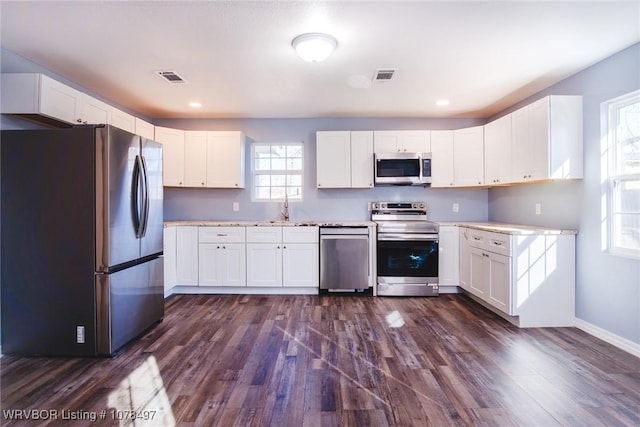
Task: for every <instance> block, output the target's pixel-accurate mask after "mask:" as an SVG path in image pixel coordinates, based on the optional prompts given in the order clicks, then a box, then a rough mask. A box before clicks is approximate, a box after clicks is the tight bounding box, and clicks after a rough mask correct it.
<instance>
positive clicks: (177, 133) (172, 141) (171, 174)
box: [155, 126, 184, 187]
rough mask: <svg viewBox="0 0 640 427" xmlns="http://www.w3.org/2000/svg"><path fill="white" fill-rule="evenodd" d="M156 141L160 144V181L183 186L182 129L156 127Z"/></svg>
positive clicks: (166, 184)
mask: <svg viewBox="0 0 640 427" xmlns="http://www.w3.org/2000/svg"><path fill="white" fill-rule="evenodd" d="M155 136H156V138H155V139H156V141H158V142H159V143H161V144H162V183H163V185H164V186H165V187H184V131H182V130H179V129H171V128H165V127H160V126H157V127H156V131H155Z"/></svg>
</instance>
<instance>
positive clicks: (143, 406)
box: [0, 295, 640, 427]
mask: <svg viewBox="0 0 640 427" xmlns="http://www.w3.org/2000/svg"><path fill="white" fill-rule="evenodd" d="M0 365H1V370H0V374H1V377H0V380H1V393H2V394H1V396H0V397H1V401H2V405H1V406H2V417H0V424H2V425H16V426H27V425H34V426H35V425H37V426H42V425H64V426H70V425H77V426H87V425H131V426H141V425H148V426H173V425H179V426H224V427H227V426H278V427H280V426H376V427H377V426H448V425H459V426H466V425H482V426H510V425H522V426H545V427H546V426H555V425H562V426H567V425H569V426H598V425H602V426H638V425H640V360H639V359H638V358H635V357H634V356H632V355H630V354H628V353H625V352H623V351H622V350H619V349H616V348H615V347H613V346H611V345H609V344H606V343H604V342H602V341H600V340H598V339H596V338H593V337H591V336H589V335H588V334H586V333H584V332H582V331H580V330H578V329H575V328H545V329H518V328H516V327H514V326H512V325H511V324H509V323H507V322H506V321H504V320H502V319H501V318H499V317H498V316H496V315H494V314H493V313H491V312H489V311H487V310H486V309H484V308H483V307H481V306H479V305H477V304H476V303H474V302H473V301H471V300H470V299H469V298H467V297H465V296H463V295H441V296H439V297H437V298H373V297H362V296H233V295H226V296H223V295H189V296H187V295H180V296H174V297H171V298H170V299H168V300H167V305H166V317H165V320H164V322H162V323H160V324H158V325H157V326H156V327H155V328H153V329H152V330H151V331H149V332H148V333H147V334H146V335H145V336H143V337H142V338H141V339H139V340H137V341H135V342H134V343H133V344H130V345H129V346H128V347H126V348H125V349H124V350H123V351H121V352H120V353H119V354H118V355H116V356H115V357H113V358H110V359H77V358H35V357H34V358H17V357H7V356H4V357H2V358H0ZM29 410H31V411H29ZM44 411H51V412H44ZM20 416H22V418H25V417H26V416H31V417H33V416H36V417H39V418H47V417H49V419H45V420H42V419H39V420H36V421H25V420H16V417H20ZM53 417H57V420H54V419H52V418H53ZM92 417H95V418H96V421H95V422H93V419H92ZM132 417H134V418H135V417H137V419H135V420H132V419H131V418H132ZM145 418H147V420H145Z"/></svg>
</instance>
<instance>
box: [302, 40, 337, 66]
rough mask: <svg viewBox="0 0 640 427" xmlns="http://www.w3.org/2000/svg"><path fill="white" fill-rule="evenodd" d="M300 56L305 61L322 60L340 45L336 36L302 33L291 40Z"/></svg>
mask: <svg viewBox="0 0 640 427" xmlns="http://www.w3.org/2000/svg"><path fill="white" fill-rule="evenodd" d="M291 46H293V48H294V49H295V50H296V52H297V53H298V56H299V57H300V58H302V59H304V60H305V61H309V62H321V61H324V60H325V59H327V58H328V57H329V55H331V53H332V52H333V50H334V49H335V48H336V46H338V41H337V40H336V39H335V37H333V36H330V35H329V34H323V33H306V34H300V35H299V36H297V37H296V38H294V39H293V41H292V42H291Z"/></svg>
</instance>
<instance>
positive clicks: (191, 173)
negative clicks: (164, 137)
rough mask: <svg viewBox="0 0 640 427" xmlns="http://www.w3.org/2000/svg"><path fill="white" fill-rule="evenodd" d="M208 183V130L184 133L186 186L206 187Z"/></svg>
mask: <svg viewBox="0 0 640 427" xmlns="http://www.w3.org/2000/svg"><path fill="white" fill-rule="evenodd" d="M206 184H207V132H206V131H186V132H185V133H184V186H185V187H205V186H206Z"/></svg>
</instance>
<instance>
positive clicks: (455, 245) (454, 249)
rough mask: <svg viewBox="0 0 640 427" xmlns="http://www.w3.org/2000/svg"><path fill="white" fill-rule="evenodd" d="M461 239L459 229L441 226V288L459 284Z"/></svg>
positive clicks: (439, 272) (439, 265)
mask: <svg viewBox="0 0 640 427" xmlns="http://www.w3.org/2000/svg"><path fill="white" fill-rule="evenodd" d="M459 245H460V242H459V237H458V227H456V226H442V225H441V226H440V244H439V247H438V250H439V256H438V277H439V283H440V286H457V285H458V284H459V270H460V262H459Z"/></svg>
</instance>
